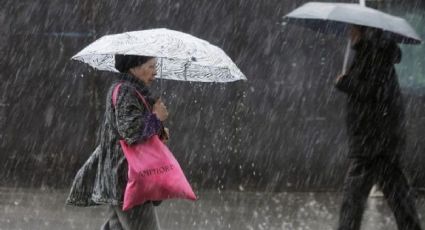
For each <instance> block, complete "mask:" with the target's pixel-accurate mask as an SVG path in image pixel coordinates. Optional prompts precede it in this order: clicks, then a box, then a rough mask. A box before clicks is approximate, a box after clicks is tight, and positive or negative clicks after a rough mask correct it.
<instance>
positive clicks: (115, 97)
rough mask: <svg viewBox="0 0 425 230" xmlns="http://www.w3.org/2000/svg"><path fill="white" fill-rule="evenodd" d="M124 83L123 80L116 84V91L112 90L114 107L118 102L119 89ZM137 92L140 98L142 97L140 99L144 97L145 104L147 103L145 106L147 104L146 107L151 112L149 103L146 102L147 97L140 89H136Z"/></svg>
mask: <svg viewBox="0 0 425 230" xmlns="http://www.w3.org/2000/svg"><path fill="white" fill-rule="evenodd" d="M122 84H123V83H122V82H120V83H118V84H117V85H116V86H115V88H114V91H112V105H113V106H114V107H115V106H116V104H117V97H118V91H119V90H120V88H121V85H122ZM136 93H137V95H138V96H139V98H140V99H142V101H143V104H145V106H146V108H147V109H148V111H149V112H151V108H150V106H149V104H148V103H147V102H146V99H145V97H144V96H143V95H142V94H141V93H139V91H137V90H136Z"/></svg>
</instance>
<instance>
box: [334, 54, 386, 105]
mask: <svg viewBox="0 0 425 230" xmlns="http://www.w3.org/2000/svg"><path fill="white" fill-rule="evenodd" d="M378 69H379V67H378V66H373V65H372V60H370V58H368V57H364V58H361V60H359V61H357V62H355V63H354V64H353V66H352V67H351V68H350V71H349V72H348V73H347V74H345V75H342V76H340V77H338V79H337V82H336V88H337V89H339V90H340V91H342V92H344V93H346V94H348V95H350V96H353V97H356V98H357V99H358V100H361V101H366V100H369V99H371V98H373V97H375V96H376V94H377V92H378V90H379V87H380V84H379V81H377V79H376V78H377V77H378V76H377V75H378V73H377V70H378Z"/></svg>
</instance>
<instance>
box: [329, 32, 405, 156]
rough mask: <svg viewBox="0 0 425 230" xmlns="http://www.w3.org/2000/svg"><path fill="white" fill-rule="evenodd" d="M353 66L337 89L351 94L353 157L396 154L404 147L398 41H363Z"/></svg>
mask: <svg viewBox="0 0 425 230" xmlns="http://www.w3.org/2000/svg"><path fill="white" fill-rule="evenodd" d="M352 48H353V49H354V51H355V52H356V54H355V56H354V60H353V63H352V65H351V67H350V69H349V71H348V73H347V74H346V75H344V76H343V77H342V78H341V79H340V80H339V81H338V82H337V84H336V87H337V88H338V89H339V90H340V91H342V92H344V93H346V94H347V96H348V99H347V115H346V116H347V118H346V122H347V131H348V135H349V137H350V155H351V156H375V155H386V154H396V153H398V152H399V148H400V147H402V146H403V144H404V138H405V137H404V136H405V134H404V108H403V103H402V98H401V92H400V87H399V83H398V79H397V74H396V71H395V68H394V64H395V63H398V62H400V60H401V51H400V48H399V47H398V45H397V44H396V43H395V42H394V41H389V40H380V41H366V40H362V41H359V42H358V43H356V44H355V45H354V46H353V47H352Z"/></svg>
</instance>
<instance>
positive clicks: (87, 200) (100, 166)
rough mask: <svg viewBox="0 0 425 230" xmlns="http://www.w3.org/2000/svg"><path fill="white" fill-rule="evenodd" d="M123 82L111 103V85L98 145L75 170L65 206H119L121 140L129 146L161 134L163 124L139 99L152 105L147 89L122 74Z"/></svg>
mask: <svg viewBox="0 0 425 230" xmlns="http://www.w3.org/2000/svg"><path fill="white" fill-rule="evenodd" d="M121 82H122V83H123V84H122V85H121V87H120V90H119V92H118V95H117V102H116V105H115V107H114V106H113V104H112V91H113V89H114V88H115V86H116V84H117V83H114V84H113V85H112V86H111V87H110V89H109V91H108V94H107V97H106V111H105V118H104V122H103V125H102V127H101V132H100V143H99V145H98V146H97V148H96V150H95V151H94V152H93V153H92V155H91V156H90V158H89V159H88V160H87V161H86V163H85V164H84V165H83V167H82V168H81V169H80V170H79V171H78V173H77V175H76V177H75V179H74V182H73V185H72V188H71V192H70V194H69V196H68V199H67V203H68V204H72V205H78V206H89V205H96V204H112V205H122V201H123V195H124V190H125V186H126V183H127V161H126V159H125V157H124V153H123V152H122V149H121V146H120V144H119V140H120V139H124V140H125V141H126V142H127V143H128V144H130V145H131V144H134V143H138V142H143V141H145V140H146V139H147V138H149V137H151V136H153V135H155V134H160V133H161V131H162V124H161V122H160V121H159V120H158V118H157V117H156V116H155V115H154V114H152V113H149V112H148V109H147V108H146V106H145V105H144V104H143V102H142V100H141V99H140V98H139V97H138V95H137V93H136V91H138V92H140V93H141V94H142V95H144V96H145V98H146V99H147V101H148V103H149V104H150V106H152V105H153V104H154V101H155V100H154V98H152V97H151V94H150V93H149V91H148V89H147V88H146V87H145V86H144V85H143V83H142V82H141V81H138V80H135V78H133V77H131V76H128V75H123V76H122V80H121Z"/></svg>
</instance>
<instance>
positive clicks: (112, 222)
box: [100, 206, 123, 230]
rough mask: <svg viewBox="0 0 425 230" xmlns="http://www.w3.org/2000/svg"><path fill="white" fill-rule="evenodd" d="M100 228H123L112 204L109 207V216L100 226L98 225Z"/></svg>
mask: <svg viewBox="0 0 425 230" xmlns="http://www.w3.org/2000/svg"><path fill="white" fill-rule="evenodd" d="M100 230H123V228H122V226H121V224H120V221H119V219H118V216H117V214H116V213H115V209H114V208H113V207H112V206H110V207H109V217H108V219H107V220H106V221H105V223H104V224H103V225H102V227H100Z"/></svg>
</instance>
